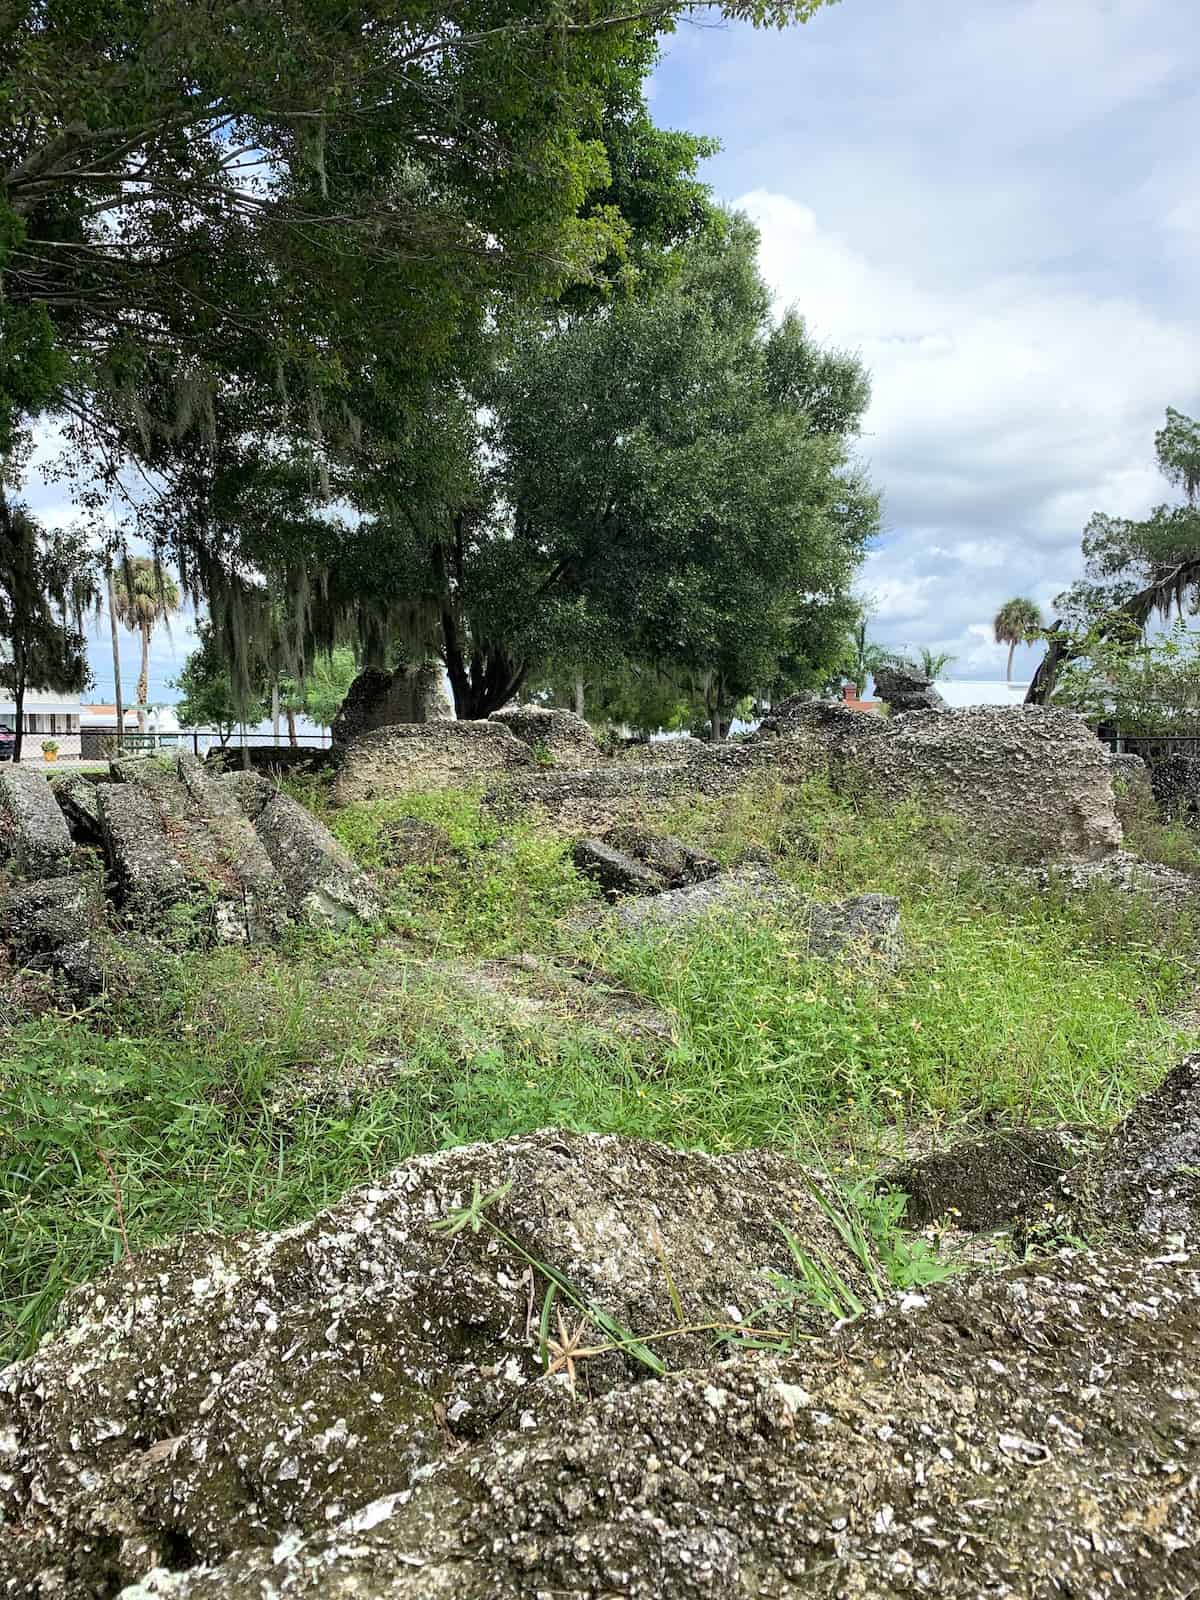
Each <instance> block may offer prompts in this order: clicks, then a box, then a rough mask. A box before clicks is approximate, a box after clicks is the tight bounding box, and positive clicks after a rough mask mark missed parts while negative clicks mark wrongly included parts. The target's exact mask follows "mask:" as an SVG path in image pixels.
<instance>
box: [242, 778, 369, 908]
mask: <svg viewBox="0 0 1200 1600" xmlns="http://www.w3.org/2000/svg"><path fill="white" fill-rule="evenodd" d="M254 828H255V832H256V834H257V836H258V838H259V839H260V840H261V841H262V845H263V847H264V849H265V851H266V855H267V858H268V860H269V861H270V863H271V866H272V868H273V870H274V872H275V874H276V875H277V879H278V882H279V883H280V884H282V886H283V888H284V890H285V892H286V899H287V903H288V906H289V909H290V911H291V914H292V916H293V917H294V918H295V919H296V920H297V921H298V922H302V923H305V924H307V925H308V926H310V927H321V926H329V927H345V926H346V925H347V924H349V923H353V922H370V921H371V920H372V919H373V918H374V917H377V916H378V915H379V902H378V900H377V899H376V897H375V893H374V890H373V889H372V888H371V885H370V883H369V882H368V880H367V879H366V877H365V876H364V875H363V873H361V872H360V871H359V870H358V868H357V867H356V866H355V865H354V863H353V861H351V859H350V857H349V856H348V855H347V854H346V852H345V851H344V850H343V849H342V847H341V845H339V844H338V842H337V840H336V839H335V838H334V837H333V835H332V834H331V833H330V832H329V829H328V828H327V827H326V826H325V824H324V823H323V822H319V821H318V820H317V818H316V817H314V816H313V814H312V813H311V812H310V811H306V810H305V809H304V807H303V806H302V805H298V804H297V803H296V801H295V800H292V799H290V798H289V797H288V796H287V795H285V794H277V795H275V797H274V798H273V799H272V800H271V801H270V802H269V804H267V805H266V806H264V808H263V809H262V810H261V811H260V812H259V813H258V815H257V817H256V818H255V821H254Z"/></svg>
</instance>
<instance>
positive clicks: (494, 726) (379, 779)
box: [334, 721, 535, 805]
mask: <svg viewBox="0 0 1200 1600" xmlns="http://www.w3.org/2000/svg"><path fill="white" fill-rule="evenodd" d="M534 764H535V763H534V758H533V754H532V752H531V751H530V749H529V747H528V746H527V745H524V744H522V743H521V741H520V740H519V739H517V738H515V737H514V736H513V735H512V734H511V733H510V732H509V731H508V729H507V728H506V727H505V726H504V725H503V724H502V723H499V722H492V721H487V722H431V723H425V724H419V723H401V724H398V725H397V726H394V727H391V726H389V727H384V728H377V729H376V730H375V731H374V732H373V733H365V734H363V735H362V736H361V737H360V738H357V739H353V740H351V742H350V743H349V744H348V745H347V746H346V749H345V752H344V754H343V757H342V764H341V767H340V769H339V771H338V775H337V779H336V782H335V784H334V798H335V800H336V802H337V803H338V804H339V805H353V804H354V803H356V802H358V801H362V800H381V799H388V798H390V797H393V796H396V795H403V794H411V793H414V792H431V791H435V790H441V789H463V788H471V787H472V786H474V785H476V784H479V783H483V782H485V781H487V780H488V779H491V778H494V777H495V776H496V775H497V774H499V773H507V772H513V771H516V770H518V769H520V768H524V767H533V766H534Z"/></svg>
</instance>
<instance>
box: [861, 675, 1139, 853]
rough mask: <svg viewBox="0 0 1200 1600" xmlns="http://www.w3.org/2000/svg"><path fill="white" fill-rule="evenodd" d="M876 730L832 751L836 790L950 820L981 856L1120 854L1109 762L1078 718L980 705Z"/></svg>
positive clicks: (922, 714) (920, 714)
mask: <svg viewBox="0 0 1200 1600" xmlns="http://www.w3.org/2000/svg"><path fill="white" fill-rule="evenodd" d="M857 720H858V721H860V722H868V721H870V722H875V719H874V718H866V717H859V718H858V719H857ZM876 726H877V727H880V728H882V729H884V730H885V731H884V732H883V734H882V735H880V734H878V733H876V734H874V735H872V736H868V737H866V738H861V737H860V738H858V739H855V740H852V741H842V747H841V749H840V750H835V751H834V752H833V755H834V771H833V776H834V779H835V781H836V782H837V783H838V784H839V785H842V786H844V787H847V788H850V789H857V790H858V791H859V792H861V793H866V794H867V795H869V796H870V797H871V798H872V799H874V800H875V801H876V802H883V803H890V802H894V801H897V800H910V801H913V802H915V803H917V804H918V805H919V806H921V808H922V809H923V810H924V811H925V812H927V813H928V814H929V815H931V816H940V815H945V816H949V817H952V818H954V819H956V820H957V821H958V822H959V823H960V824H961V826H962V828H963V830H964V833H965V835H966V841H967V843H968V844H970V845H971V846H972V847H974V848H977V849H978V850H979V851H980V852H981V853H983V854H996V855H1003V856H1006V857H1009V858H1015V859H1018V860H1034V861H1046V860H1050V861H1054V860H1072V859H1077V860H1093V859H1097V858H1099V857H1102V856H1107V855H1110V854H1111V853H1112V852H1113V851H1115V850H1118V849H1119V848H1120V845H1121V825H1120V823H1119V822H1118V821H1117V817H1116V812H1115V810H1114V796H1113V785H1112V774H1111V772H1110V770H1109V764H1108V760H1107V755H1106V752H1105V750H1104V747H1103V745H1101V743H1100V741H1099V740H1098V739H1097V738H1096V736H1095V735H1094V734H1093V733H1092V732H1091V731H1090V729H1089V728H1088V727H1087V724H1086V723H1085V722H1084V721H1083V719H1082V718H1081V717H1077V716H1074V715H1073V714H1071V713H1070V712H1067V711H1056V710H1047V709H1046V708H1045V707H1042V706H1022V707H1020V708H1012V709H1009V708H1007V707H1004V708H994V707H990V706H980V707H976V708H974V709H971V710H968V711H914V712H909V713H908V714H907V715H906V716H903V717H898V718H896V719H895V720H894V721H889V722H885V723H877V724H876Z"/></svg>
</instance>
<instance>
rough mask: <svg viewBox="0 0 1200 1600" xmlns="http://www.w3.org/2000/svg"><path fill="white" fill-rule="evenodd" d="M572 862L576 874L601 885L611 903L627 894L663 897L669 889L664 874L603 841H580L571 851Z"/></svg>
mask: <svg viewBox="0 0 1200 1600" xmlns="http://www.w3.org/2000/svg"><path fill="white" fill-rule="evenodd" d="M571 860H572V862H573V863H574V866H575V870H576V872H578V873H579V874H580V875H581V876H582V877H584V878H587V879H589V880H590V881H591V882H592V883H595V884H597V885H598V886H599V887H600V888H601V889H602V890H603V891H604V893H605V895H606V896H607V897H608V898H609V899H610V900H615V899H617V898H618V896H620V895H626V894H659V893H660V892H661V891H662V890H663V889H665V888H666V887H667V880H666V878H665V877H664V876H663V875H662V874H661V873H659V872H655V871H654V870H653V868H651V867H646V866H643V865H642V864H641V862H640V861H635V860H634V859H633V857H632V856H628V855H626V854H625V852H624V851H623V850H617V849H616V848H615V847H614V846H613V845H610V844H605V842H604V841H603V839H580V840H579V841H578V842H577V843H576V844H575V846H574V847H573V849H572V851H571Z"/></svg>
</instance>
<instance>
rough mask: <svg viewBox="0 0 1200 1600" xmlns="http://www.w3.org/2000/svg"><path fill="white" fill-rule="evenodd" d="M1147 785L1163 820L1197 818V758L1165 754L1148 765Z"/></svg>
mask: <svg viewBox="0 0 1200 1600" xmlns="http://www.w3.org/2000/svg"><path fill="white" fill-rule="evenodd" d="M1149 776H1150V787H1151V789H1152V791H1153V794H1154V799H1155V801H1156V802H1157V805H1158V810H1159V814H1160V816H1161V817H1162V818H1163V820H1164V821H1165V822H1190V823H1195V822H1196V821H1198V820H1200V760H1198V759H1197V758H1196V757H1195V756H1180V755H1175V756H1166V757H1164V758H1163V760H1161V761H1156V762H1154V764H1153V765H1152V766H1151V768H1150V774H1149Z"/></svg>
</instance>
